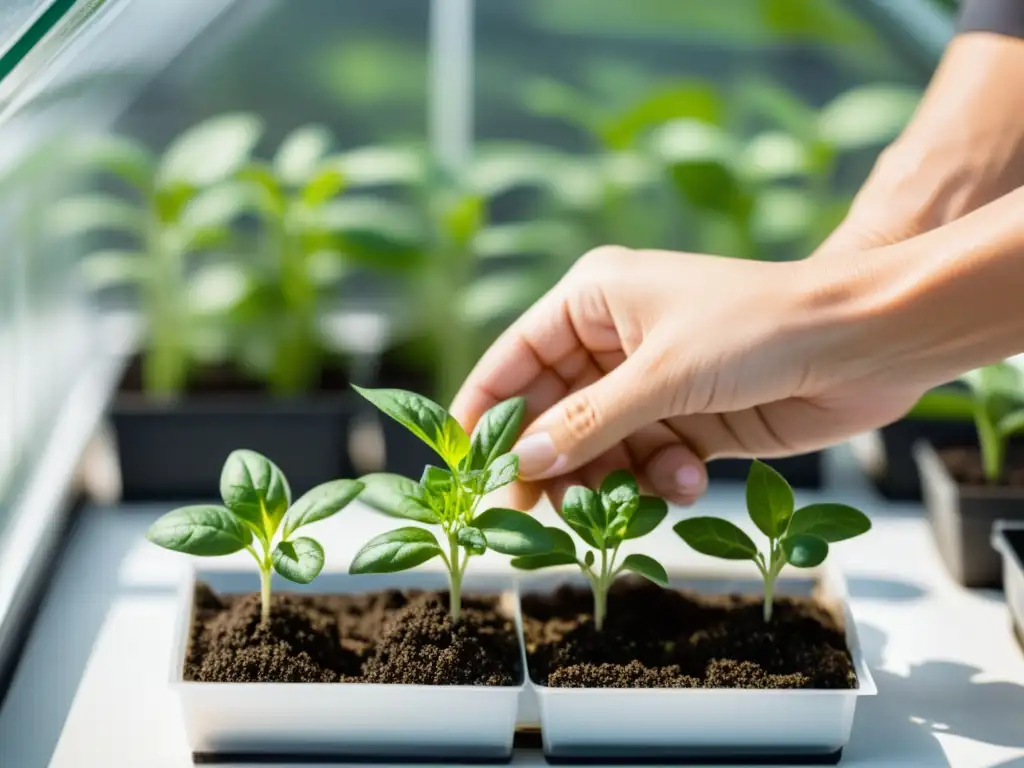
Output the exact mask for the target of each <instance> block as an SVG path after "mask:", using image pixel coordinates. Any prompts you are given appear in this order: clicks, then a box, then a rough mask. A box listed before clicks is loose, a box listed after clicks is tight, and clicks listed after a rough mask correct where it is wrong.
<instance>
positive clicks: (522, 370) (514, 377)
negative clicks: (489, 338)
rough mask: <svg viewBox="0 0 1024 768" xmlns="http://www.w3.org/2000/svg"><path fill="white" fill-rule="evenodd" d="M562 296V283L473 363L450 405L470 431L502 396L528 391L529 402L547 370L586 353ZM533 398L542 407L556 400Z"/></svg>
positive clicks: (511, 395) (504, 398)
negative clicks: (569, 319) (568, 315)
mask: <svg viewBox="0 0 1024 768" xmlns="http://www.w3.org/2000/svg"><path fill="white" fill-rule="evenodd" d="M562 296H563V291H562V289H561V288H560V286H555V288H554V289H552V290H551V291H549V292H548V293H547V294H546V295H545V296H543V297H542V298H541V299H540V300H539V301H538V302H537V303H536V304H534V305H533V307H531V308H530V309H529V310H527V312H526V313H525V314H524V315H523V316H522V317H521V318H519V320H517V321H516V322H515V323H514V324H513V325H512V326H510V327H509V328H508V329H507V330H506V331H505V332H504V333H503V334H502V335H501V336H500V337H499V338H498V340H497V341H495V342H494V344H492V345H491V347H490V349H488V350H487V352H486V353H485V354H484V356H483V357H482V358H481V359H480V362H478V363H477V364H476V366H475V367H474V368H473V370H472V372H471V373H470V374H469V377H468V378H467V379H466V381H465V383H464V384H463V385H462V388H461V389H460V390H459V392H458V394H457V395H456V396H455V400H454V401H453V402H452V406H451V413H452V415H453V416H454V417H455V418H456V419H457V420H458V421H459V423H460V424H462V426H463V427H465V428H466V430H467V431H471V430H472V429H473V427H474V426H475V425H476V422H477V421H478V420H479V419H480V417H481V416H482V415H483V414H484V412H485V411H486V410H487V409H489V408H491V407H492V406H494V405H497V404H498V403H500V402H501V401H502V400H506V399H508V398H510V397H515V396H517V395H524V396H526V397H527V400H528V401H529V400H530V399H531V398H530V395H531V392H534V390H535V389H536V383H537V381H538V379H540V378H541V377H543V375H544V374H545V372H549V371H551V370H552V369H553V368H554V367H555V366H556V365H558V364H559V363H560V362H562V361H564V360H567V359H568V360H572V359H573V357H574V353H575V354H576V356H579V355H580V353H581V352H582V353H583V354H584V355H585V353H586V350H585V349H583V348H582V345H581V344H580V341H579V339H578V338H577V336H576V333H575V332H574V330H573V328H572V324H571V323H570V322H569V321H568V318H567V315H566V310H565V304H564V302H563V300H562ZM559 396H560V395H559ZM533 401H534V402H533V405H535V406H540V410H544V409H547V408H549V407H550V406H551V405H552V403H553V402H555V400H551V401H550V402H542V398H541V397H540V396H539V395H536V394H535V395H534V397H533Z"/></svg>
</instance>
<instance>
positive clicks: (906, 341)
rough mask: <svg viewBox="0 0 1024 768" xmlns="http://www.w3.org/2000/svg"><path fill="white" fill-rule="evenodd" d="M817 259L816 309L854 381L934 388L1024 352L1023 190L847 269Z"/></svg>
mask: <svg viewBox="0 0 1024 768" xmlns="http://www.w3.org/2000/svg"><path fill="white" fill-rule="evenodd" d="M813 262H814V260H810V261H809V262H806V264H807V267H806V268H807V270H808V274H809V275H810V276H811V282H810V283H809V285H811V286H812V289H811V290H810V292H809V293H808V295H809V297H810V302H809V309H810V311H809V313H808V316H809V317H812V318H813V317H817V318H819V319H820V321H821V332H822V338H823V339H827V343H828V344H829V346H830V347H831V348H832V349H833V350H834V352H833V357H834V358H835V359H834V364H835V365H836V366H837V368H838V369H842V370H844V371H845V373H844V374H843V375H845V376H847V377H849V378H850V379H856V378H859V377H860V376H865V375H876V374H877V372H878V371H879V370H885V371H889V373H890V374H891V375H893V376H895V377H898V378H899V380H900V381H901V382H903V383H904V384H906V385H908V386H911V385H914V386H920V387H922V388H926V387H930V386H934V385H937V384H940V383H943V382H946V381H949V380H951V379H953V378H955V377H956V376H958V375H960V374H962V373H963V372H965V371H967V370H970V369H972V368H976V367H979V366H981V365H986V364H988V363H992V362H995V361H997V360H1001V359H1003V358H1005V357H1009V356H1011V355H1014V354H1018V353H1021V352H1024V188H1021V189H1018V190H1016V191H1014V192H1011V193H1010V194H1008V195H1005V196H1003V197H1002V198H1000V199H999V200H996V201H995V202H992V203H990V204H988V205H986V206H984V207H982V208H980V209H978V210H976V211H974V212H973V213H971V214H969V215H967V216H965V217H963V218H960V219H958V220H957V221H954V222H952V223H950V224H947V225H946V226H943V227H941V228H939V229H936V230H934V231H931V232H928V233H926V234H923V235H920V236H918V237H915V238H912V239H910V240H907V241H904V242H902V243H899V244H896V245H890V246H887V247H884V248H879V249H875V250H873V251H869V252H866V253H864V254H861V255H858V256H857V257H856V258H853V259H850V260H849V261H848V263H847V264H844V265H842V266H841V267H840V265H839V264H837V263H828V262H820V263H818V264H817V265H815V264H814V263H813ZM812 324H813V323H812Z"/></svg>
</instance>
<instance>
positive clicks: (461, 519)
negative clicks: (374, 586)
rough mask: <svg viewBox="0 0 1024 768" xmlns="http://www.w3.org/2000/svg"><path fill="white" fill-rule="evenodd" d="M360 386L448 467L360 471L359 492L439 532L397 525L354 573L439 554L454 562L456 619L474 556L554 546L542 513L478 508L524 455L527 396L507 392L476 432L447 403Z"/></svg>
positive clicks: (511, 476) (404, 565)
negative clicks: (519, 446)
mask: <svg viewBox="0 0 1024 768" xmlns="http://www.w3.org/2000/svg"><path fill="white" fill-rule="evenodd" d="M356 390H357V391H358V392H359V394H361V395H362V396H363V397H365V398H366V399H367V400H369V401H370V402H371V403H373V404H374V405H375V406H376V407H377V408H379V409H380V410H381V411H383V412H384V413H386V414H387V415H388V416H390V417H391V418H393V419H394V420H395V421H397V422H398V423H399V424H402V425H403V426H405V427H406V428H407V429H408V430H409V431H410V432H412V433H413V434H414V435H416V436H417V437H418V438H420V440H422V441H423V442H424V443H426V444H427V445H429V446H430V447H431V448H433V449H434V451H436V452H437V454H438V456H439V457H440V458H441V460H442V462H443V463H444V464H445V467H444V468H442V467H434V466H428V467H426V469H425V470H424V471H423V475H422V477H421V478H420V480H419V482H416V481H414V480H410V479H409V478H405V477H401V476H399V475H393V474H388V473H376V474H371V475H367V476H366V477H364V478H362V481H363V483H364V484H365V486H366V491H365V493H364V494H363V496H362V498H361V500H362V501H364V502H365V503H366V504H368V505H369V506H371V507H373V508H374V509H376V510H378V511H380V512H383V513H384V514H386V515H389V516H391V517H398V518H402V519H405V520H411V521H413V522H416V523H422V524H425V525H434V526H438V527H440V529H441V533H442V534H443V537H442V540H439V539H438V537H436V536H435V535H434V534H433V533H432V532H430V531H428V530H425V529H423V528H419V527H416V526H408V527H404V528H396V529H395V530H393V531H388V532H387V533H383V534H381V535H380V536H377V537H375V538H373V539H371V540H370V541H368V542H367V543H366V544H365V545H364V546H363V548H362V549H360V550H359V552H358V553H357V554H356V557H355V559H354V560H353V561H352V564H351V566H350V567H349V572H350V573H393V572H395V571H404V570H406V569H409V568H415V567H416V566H418V565H422V564H423V563H425V562H427V561H428V560H431V559H433V558H435V557H440V558H441V559H442V560H443V561H444V564H445V567H446V568H447V569H448V573H449V581H450V586H451V603H450V610H451V616H452V620H453V621H458V620H459V618H460V615H461V602H462V593H461V589H462V579H463V575H464V574H465V571H466V566H467V564H468V562H469V558H470V557H472V556H476V555H482V554H483V553H484V552H485V551H486V550H488V549H490V550H493V551H495V552H498V553H500V554H503V555H512V556H513V557H526V556H532V555H536V554H540V553H543V552H548V551H550V550H551V549H552V547H553V542H552V539H551V536H550V534H549V532H548V530H547V529H545V528H544V526H543V525H541V524H540V523H539V522H537V520H535V519H534V518H532V517H530V516H529V515H527V514H524V513H522V512H518V511H516V510H514V509H504V508H500V507H493V508H491V509H487V510H485V511H483V512H479V513H478V512H477V508H478V506H479V504H480V500H481V499H482V498H483V497H484V496H485V495H486V494H488V493H490V492H492V491H495V490H497V489H498V488H501V487H503V486H505V485H507V484H509V483H511V482H513V481H514V480H515V479H516V477H517V475H518V471H519V460H518V458H517V457H516V456H515V455H512V454H509V453H508V451H509V449H510V448H512V446H513V445H514V444H515V441H516V439H517V438H518V437H519V430H520V428H521V426H522V421H523V415H524V413H525V411H526V401H525V400H524V399H523V398H514V399H512V400H506V401H505V402H502V403H499V404H498V405H496V406H494V407H493V408H491V409H490V410H489V411H487V413H485V414H484V415H483V417H482V418H481V419H480V422H479V424H477V427H476V429H475V430H473V435H472V437H470V436H469V435H467V434H466V432H465V431H464V430H463V428H462V426H461V425H460V424H459V423H458V422H457V421H456V420H455V419H454V418H453V417H452V416H451V414H449V413H448V412H447V411H446V410H445V409H444V408H442V407H441V406H440V405H438V404H437V403H434V402H432V401H431V400H428V399H427V398H425V397H423V396H421V395H417V394H415V393H413V392H406V391H404V390H398V389H360V388H358V387H357V388H356Z"/></svg>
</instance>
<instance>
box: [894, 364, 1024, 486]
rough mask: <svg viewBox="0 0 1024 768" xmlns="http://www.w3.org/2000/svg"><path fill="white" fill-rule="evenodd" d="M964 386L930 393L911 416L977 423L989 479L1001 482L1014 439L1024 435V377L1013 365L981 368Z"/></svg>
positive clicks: (965, 377) (964, 379) (969, 375)
mask: <svg viewBox="0 0 1024 768" xmlns="http://www.w3.org/2000/svg"><path fill="white" fill-rule="evenodd" d="M960 382H961V384H962V385H964V386H945V387H939V388H937V389H933V390H932V391H930V392H928V393H926V394H925V395H924V396H923V397H922V398H921V399H920V400H919V401H918V402H917V404H916V405H915V406H914V407H913V408H912V409H911V411H910V413H909V414H908V416H909V417H910V418H916V419H941V420H949V421H967V420H971V419H973V420H974V426H975V429H976V430H977V432H978V446H979V448H980V450H981V464H982V467H983V469H984V472H985V478H986V479H987V480H988V481H989V482H990V483H998V482H999V481H1000V480H1001V479H1002V477H1003V473H1004V472H1005V471H1006V448H1007V445H1008V444H1009V442H1010V438H1012V437H1013V436H1014V435H1019V434H1021V433H1024V376H1022V375H1021V371H1020V369H1019V368H1018V367H1017V366H1016V365H1014V364H1013V363H1011V362H1008V361H1003V362H1000V363H995V364H993V365H988V366H985V367H984V368H978V369H977V370H974V371H971V372H969V373H966V374H964V375H963V376H962V377H960Z"/></svg>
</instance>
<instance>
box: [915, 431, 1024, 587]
mask: <svg viewBox="0 0 1024 768" xmlns="http://www.w3.org/2000/svg"><path fill="white" fill-rule="evenodd" d="M914 457H915V459H916V461H917V467H918V471H919V472H920V476H921V492H922V496H923V499H924V506H925V509H926V510H927V512H928V518H929V522H930V523H931V528H932V533H933V534H934V536H935V542H936V545H937V546H938V549H939V553H940V554H941V555H942V559H943V561H944V562H945V564H946V568H947V569H948V570H949V572H950V574H951V575H952V576H953V578H954V579H956V581H957V582H959V583H960V584H962V585H963V586H965V587H999V586H1001V585H1002V571H1001V569H1002V564H1001V562H1000V557H999V553H998V552H996V550H995V549H994V548H993V546H992V530H993V526H994V524H995V523H996V521H997V520H1007V521H1013V522H1024V487H1016V486H967V485H960V484H959V483H957V482H956V480H955V479H954V478H953V476H952V475H951V474H950V472H949V470H948V469H947V467H946V464H945V463H944V462H943V460H942V458H941V457H940V456H939V454H938V452H937V451H936V448H935V447H933V446H932V445H931V444H930V443H928V442H925V441H922V442H919V443H917V444H916V445H915V446H914Z"/></svg>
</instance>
